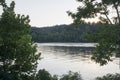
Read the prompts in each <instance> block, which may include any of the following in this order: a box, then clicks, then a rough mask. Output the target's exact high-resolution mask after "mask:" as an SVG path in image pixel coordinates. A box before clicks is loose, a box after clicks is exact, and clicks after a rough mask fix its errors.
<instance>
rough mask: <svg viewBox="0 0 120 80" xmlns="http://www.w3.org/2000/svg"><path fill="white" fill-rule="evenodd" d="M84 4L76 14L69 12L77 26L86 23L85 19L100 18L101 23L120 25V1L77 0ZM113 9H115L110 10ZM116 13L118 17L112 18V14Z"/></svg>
mask: <svg viewBox="0 0 120 80" xmlns="http://www.w3.org/2000/svg"><path fill="white" fill-rule="evenodd" d="M77 1H78V2H80V3H81V4H82V6H79V7H78V8H77V12H76V13H72V12H70V11H68V12H67V13H68V15H69V16H71V17H72V18H73V20H74V23H75V24H81V23H85V19H88V18H95V17H99V22H100V23H106V24H120V12H119V7H120V0H101V1H98V0H77ZM109 7H112V8H113V9H109ZM112 11H115V13H116V15H117V16H112V18H110V16H109V15H110V13H111V12H112Z"/></svg>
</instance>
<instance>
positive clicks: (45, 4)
mask: <svg viewBox="0 0 120 80" xmlns="http://www.w3.org/2000/svg"><path fill="white" fill-rule="evenodd" d="M6 1H7V3H10V2H11V1H15V3H16V5H15V11H16V13H19V14H25V15H29V16H30V19H31V22H30V24H31V25H32V26H37V27H44V26H53V25H60V24H70V23H72V19H71V17H70V16H68V15H67V13H66V11H68V10H70V11H76V8H77V7H78V6H79V4H80V3H78V2H76V0H6Z"/></svg>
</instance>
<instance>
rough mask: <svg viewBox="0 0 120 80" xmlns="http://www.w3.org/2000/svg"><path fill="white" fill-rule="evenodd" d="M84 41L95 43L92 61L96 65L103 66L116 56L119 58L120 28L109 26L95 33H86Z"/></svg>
mask: <svg viewBox="0 0 120 80" xmlns="http://www.w3.org/2000/svg"><path fill="white" fill-rule="evenodd" d="M84 37H85V39H87V40H90V41H92V42H97V43H98V45H97V46H96V49H95V51H94V52H93V56H92V59H93V60H95V61H96V62H97V63H100V64H101V65H104V64H106V63H108V61H112V59H111V57H112V56H114V54H116V57H120V27H119V26H109V27H103V28H100V29H99V31H98V32H97V33H93V32H88V33H86V36H84Z"/></svg>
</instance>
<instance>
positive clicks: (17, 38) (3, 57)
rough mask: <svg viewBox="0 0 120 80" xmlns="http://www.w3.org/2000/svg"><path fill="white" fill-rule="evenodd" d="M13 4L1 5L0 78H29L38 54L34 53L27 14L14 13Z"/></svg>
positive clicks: (32, 73)
mask: <svg viewBox="0 0 120 80" xmlns="http://www.w3.org/2000/svg"><path fill="white" fill-rule="evenodd" d="M1 4H3V3H1ZM4 4H6V3H5V2H4ZM14 6H15V3H14V2H11V4H10V7H8V6H3V5H2V7H3V13H2V15H1V18H0V80H31V77H32V76H33V75H34V74H35V72H36V67H37V60H38V59H39V57H40V54H39V53H38V54H36V45H35V44H34V43H33V41H31V39H32V38H31V36H30V34H29V33H30V25H29V22H30V20H29V16H24V15H20V14H16V13H15V12H14Z"/></svg>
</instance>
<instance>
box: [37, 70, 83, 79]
mask: <svg viewBox="0 0 120 80" xmlns="http://www.w3.org/2000/svg"><path fill="white" fill-rule="evenodd" d="M36 80H82V78H81V75H80V74H79V73H77V72H76V73H74V72H71V71H69V73H68V74H64V75H62V76H61V77H60V78H58V76H57V75H53V76H52V75H51V74H50V73H49V72H48V71H46V70H45V69H42V70H39V71H38V73H37V75H36Z"/></svg>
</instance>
